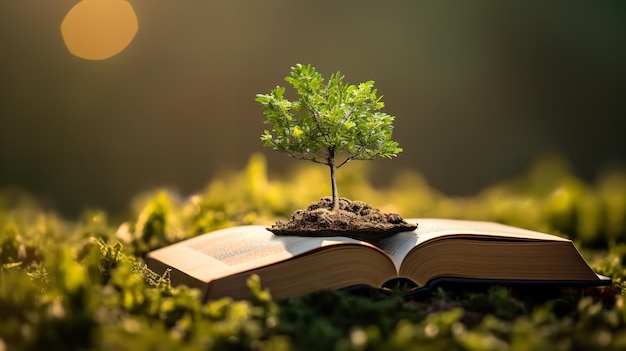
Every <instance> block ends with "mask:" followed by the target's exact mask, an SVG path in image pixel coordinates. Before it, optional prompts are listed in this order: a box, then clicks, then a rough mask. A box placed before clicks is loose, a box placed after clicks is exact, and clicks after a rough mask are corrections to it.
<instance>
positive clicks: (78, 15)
mask: <svg viewBox="0 0 626 351" xmlns="http://www.w3.org/2000/svg"><path fill="white" fill-rule="evenodd" d="M137 29H138V24H137V16H136V15H135V11H134V10H133V7H132V6H131V5H130V3H129V2H128V1H126V0H82V1H80V2H79V3H77V4H76V5H75V6H74V7H72V9H71V10H70V11H69V12H68V13H67V15H66V16H65V18H64V19H63V22H62V23H61V34H62V36H63V41H64V42H65V45H66V46H67V49H68V50H69V51H70V52H71V53H72V54H74V55H76V56H78V57H81V58H84V59H87V60H104V59H107V58H110V57H112V56H115V55H117V54H118V53H120V52H121V51H122V50H124V49H125V48H126V47H127V46H128V44H130V42H131V41H132V40H133V38H134V37H135V34H137Z"/></svg>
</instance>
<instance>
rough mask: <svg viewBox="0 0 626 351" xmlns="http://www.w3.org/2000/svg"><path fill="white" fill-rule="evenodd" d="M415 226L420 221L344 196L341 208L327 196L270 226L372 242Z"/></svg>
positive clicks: (283, 231) (301, 233) (284, 232)
mask: <svg viewBox="0 0 626 351" xmlns="http://www.w3.org/2000/svg"><path fill="white" fill-rule="evenodd" d="M415 228H417V224H416V223H407V222H406V221H405V220H404V219H402V217H400V215H398V214H397V213H383V212H381V211H380V210H378V209H375V208H372V207H371V206H370V205H368V204H366V203H364V202H361V201H350V200H348V199H345V198H340V199H339V209H338V210H336V211H333V210H332V199H331V198H330V197H323V198H321V199H320V200H319V201H317V202H314V203H312V204H311V205H309V207H307V208H306V209H305V210H297V211H296V212H294V213H293V214H292V215H291V218H290V219H289V220H288V221H278V222H276V224H274V225H272V227H270V228H268V230H270V231H271V232H273V233H274V234H276V235H298V236H346V237H351V238H354V239H358V240H364V241H370V242H371V241H376V240H378V239H382V238H386V237H389V236H391V235H393V234H396V233H400V232H405V231H412V230H415Z"/></svg>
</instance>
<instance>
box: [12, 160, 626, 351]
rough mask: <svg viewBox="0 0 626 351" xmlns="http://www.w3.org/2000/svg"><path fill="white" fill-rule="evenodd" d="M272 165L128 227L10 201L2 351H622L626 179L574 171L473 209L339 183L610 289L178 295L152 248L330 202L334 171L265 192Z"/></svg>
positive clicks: (355, 195) (405, 186)
mask: <svg viewBox="0 0 626 351" xmlns="http://www.w3.org/2000/svg"><path fill="white" fill-rule="evenodd" d="M265 167H266V165H265V160H264V159H263V158H262V157H259V156H253V157H252V158H251V160H250V163H249V165H248V166H247V167H246V168H245V169H244V170H241V171H240V172H233V173H232V174H231V175H230V176H227V177H223V178H220V179H214V180H212V181H211V182H210V183H209V184H208V185H207V187H206V188H205V189H204V190H202V191H201V192H199V193H198V194H196V195H193V196H190V197H186V198H183V197H181V196H179V195H176V194H172V193H170V192H168V191H166V190H163V189H156V190H154V191H152V192H148V193H146V194H140V195H138V196H137V198H136V199H135V200H134V201H133V204H132V206H131V207H132V209H131V210H130V211H129V212H128V213H127V214H124V216H123V217H121V218H120V217H116V218H110V217H109V216H108V215H107V213H105V212H103V211H98V210H85V212H84V214H83V215H82V216H81V217H80V218H78V219H75V220H67V219H64V218H62V217H60V216H58V215H56V214H55V213H54V212H51V211H49V210H47V209H45V208H43V207H41V206H40V204H39V203H38V202H37V200H36V199H33V198H32V197H30V196H29V195H28V194H24V193H19V192H14V191H13V192H11V191H8V190H5V191H0V262H1V267H0V315H1V318H0V350H3V349H7V350H38V349H50V350H53V349H60V350H72V349H77V350H111V349H115V350H144V349H155V350H160V349H163V350H171V349H177V350H199V349H227V350H231V349H232V350H287V349H302V350H318V349H329V350H332V349H335V350H379V349H385V350H411V349H419V350H429V349H431V350H457V349H458V350H542V349H545V350H560V349H563V350H571V349H579V350H588V349H593V350H599V349H608V350H611V349H614V350H621V349H625V348H626V333H624V332H623V330H626V305H625V304H624V296H625V294H626V286H625V283H624V278H625V277H626V173H623V172H619V171H613V172H609V173H606V174H605V175H604V176H602V177H600V178H599V180H598V181H597V183H595V184H586V183H584V182H582V181H580V180H579V179H577V178H575V177H574V176H573V175H572V174H571V173H569V172H568V170H567V167H566V165H565V163H564V162H563V161H560V160H554V159H552V160H542V161H539V162H538V163H537V164H535V165H534V166H533V167H531V168H530V169H529V170H528V172H527V173H526V174H523V175H521V176H520V177H518V178H516V179H512V180H510V181H507V182H503V183H501V184H495V185H493V186H492V187H489V188H488V189H485V190H484V191H482V192H480V193H478V194H476V195H475V196H472V197H467V198H449V197H446V196H444V195H443V194H441V193H439V192H437V191H435V190H433V189H432V188H430V187H429V186H428V185H427V184H426V183H425V182H424V180H423V179H422V178H421V177H420V175H419V174H417V173H411V172H407V173H402V174H399V175H398V176H397V177H396V179H395V180H392V181H391V183H390V184H389V186H388V187H387V188H374V187H373V186H372V185H371V182H370V181H369V180H368V178H367V173H368V172H367V169H368V168H367V166H366V165H362V166H359V167H358V168H354V167H353V168H349V169H346V170H344V172H343V173H344V174H342V175H341V177H340V178H339V179H338V182H339V186H340V189H342V190H343V193H342V196H344V197H347V198H351V199H354V200H362V201H367V202H368V203H370V204H372V205H373V206H374V207H378V208H381V209H382V210H384V211H397V212H399V213H400V214H401V215H402V216H403V217H405V218H411V217H451V218H469V219H481V220H494V221H499V222H503V223H506V224H511V225H516V226H522V227H526V228H529V229H536V230H540V231H545V232H549V233H552V234H556V235H563V236H568V237H570V238H572V239H573V240H574V242H575V243H576V245H577V247H578V248H579V249H580V250H581V252H582V254H583V256H585V258H586V259H587V261H588V262H589V263H590V264H591V266H592V268H593V269H594V270H596V271H597V272H598V273H600V274H604V275H608V276H610V277H612V278H613V282H614V283H613V285H612V286H610V287H605V288H590V289H589V288H585V289H538V288H530V287H526V288H524V287H506V286H490V287H448V288H441V289H439V290H437V291H434V292H432V293H429V294H423V295H420V296H414V295H411V294H407V291H404V290H402V289H401V288H399V289H397V290H395V291H391V292H381V291H378V290H374V289H367V288H361V289H351V290H346V291H317V292H314V293H312V294H309V295H306V296H301V297H297V298H291V299H283V300H273V299H272V298H271V291H269V292H268V291H266V290H264V289H263V282H262V281H259V280H258V278H256V277H252V278H251V279H250V280H249V286H250V289H251V291H252V292H253V296H254V298H253V299H252V300H250V301H231V300H229V299H220V300H215V301H209V302H207V303H206V304H201V303H200V302H199V298H198V292H197V291H195V290H191V289H188V288H186V287H178V288H172V287H171V286H170V284H169V278H168V276H167V274H165V275H158V274H155V273H154V272H151V271H149V270H148V269H147V268H146V267H145V265H144V263H143V259H142V258H143V255H144V254H145V253H146V252H148V251H150V250H153V249H156V248H158V247H162V246H165V245H168V244H171V243H174V242H176V241H179V240H182V239H185V238H188V237H192V236H195V235H198V234H200V233H204V232H208V231H211V230H215V229H218V228H224V227H229V226H233V225H240V224H250V223H255V224H271V223H273V222H274V221H275V220H277V219H279V218H284V217H287V216H289V214H290V213H291V212H292V211H293V210H295V209H298V208H304V207H306V206H307V205H308V204H309V203H310V202H312V201H315V200H317V199H319V198H320V197H321V196H324V195H327V189H325V184H326V174H325V170H324V169H318V168H316V167H302V168H296V169H294V170H293V171H292V172H291V173H290V174H287V175H284V177H283V178H280V179H278V178H277V179H272V180H269V179H268V175H267V170H266V169H265ZM316 184H321V186H319V187H317V185H316ZM233 189H238V190H237V191H233ZM285 194H299V196H298V197H290V198H285V197H284V196H285Z"/></svg>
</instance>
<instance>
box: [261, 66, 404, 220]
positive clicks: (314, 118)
mask: <svg viewBox="0 0 626 351" xmlns="http://www.w3.org/2000/svg"><path fill="white" fill-rule="evenodd" d="M343 78H344V76H342V75H341V74H340V72H337V73H335V74H333V75H331V76H330V79H329V80H328V82H324V78H323V77H322V76H321V75H320V74H319V73H317V72H316V71H315V68H314V67H312V66H311V65H306V66H305V65H301V64H297V65H295V67H292V68H291V72H290V74H289V76H287V77H286V78H285V81H287V82H288V83H289V84H291V85H292V86H293V87H294V89H295V90H296V91H297V93H298V95H299V96H300V99H299V100H298V101H289V100H287V99H285V98H284V97H283V95H284V93H285V88H284V87H280V86H277V87H276V88H274V89H273V90H272V91H271V92H270V93H269V94H258V95H257V96H256V101H257V102H259V104H260V107H261V108H262V109H263V113H264V115H265V116H266V117H267V120H266V121H265V123H266V124H270V125H272V130H271V131H269V130H265V132H264V133H263V135H261V140H262V141H263V142H264V145H265V146H269V147H272V148H274V150H277V151H280V152H286V153H287V154H289V155H290V156H292V157H294V158H296V159H299V160H309V161H313V162H315V163H321V164H324V165H327V166H328V167H329V168H330V180H331V187H332V194H333V195H332V199H333V208H332V209H333V210H336V209H337V208H338V203H339V195H338V192H337V183H336V181H335V172H336V171H337V169H339V168H341V167H342V166H343V165H345V164H346V163H348V162H350V161H352V160H371V159H374V158H376V157H386V158H391V157H394V156H396V155H397V154H398V153H399V152H401V151H402V149H401V148H399V147H398V143H396V142H395V141H393V140H391V133H392V129H393V126H392V123H393V120H394V118H395V117H393V116H390V115H388V114H386V113H383V112H380V109H382V108H383V107H384V104H383V102H382V101H381V99H382V97H377V96H376V89H373V86H374V82H373V81H367V82H364V83H360V84H358V85H350V84H344V83H343Z"/></svg>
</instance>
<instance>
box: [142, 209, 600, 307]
mask: <svg viewBox="0 0 626 351" xmlns="http://www.w3.org/2000/svg"><path fill="white" fill-rule="evenodd" d="M408 221H409V222H416V223H417V224H418V227H417V229H416V230H415V231H412V232H402V233H399V234H396V235H394V236H392V237H389V238H386V239H382V240H380V241H379V242H376V245H373V244H370V243H367V242H362V241H358V240H354V239H350V238H346V237H297V236H276V235H274V234H272V233H271V232H269V231H267V230H266V228H265V227H263V226H239V227H233V228H228V229H222V230H218V231H215V232H212V233H208V234H204V235H200V236H197V237H194V238H191V239H188V240H185V241H182V242H179V243H176V244H173V245H170V246H167V247H164V248H161V249H159V250H156V251H152V252H150V253H149V254H148V255H147V257H146V262H147V264H148V267H149V268H150V269H152V270H153V271H155V272H157V273H163V272H164V271H165V270H166V269H167V268H171V269H172V270H171V281H172V284H173V285H178V284H186V285H188V286H190V287H195V288H198V289H200V290H201V291H202V294H203V296H204V299H205V300H207V299H214V298H219V297H224V296H230V297H233V298H236V299H238V298H246V297H248V296H249V290H248V288H247V286H246V281H247V279H248V278H249V277H250V275H252V274H258V275H259V276H260V277H261V284H262V285H263V286H264V287H266V288H269V290H270V292H271V294H272V296H273V297H275V298H282V297H289V296H297V295H302V294H305V293H308V292H312V291H314V290H319V289H340V288H345V287H350V286H354V285H361V284H367V285H370V286H373V287H383V286H386V285H389V284H390V283H392V282H393V281H395V280H398V279H403V280H406V279H408V280H410V281H411V282H413V283H414V284H415V286H416V289H427V288H429V287H432V286H433V285H434V284H436V283H440V282H445V281H461V282H463V281H474V280H476V281H487V282H493V283H540V284H544V283H545V284H561V285H591V286H594V285H598V286H599V285H608V284H610V282H611V280H610V279H609V278H607V277H603V276H600V275H598V274H596V273H594V272H593V270H592V269H591V268H590V267H589V266H588V265H587V263H585V261H584V259H583V258H582V256H581V255H580V253H579V252H578V250H577V249H576V247H575V246H574V244H573V243H572V241H570V240H567V239H564V238H561V237H558V236H554V235H549V234H544V233H539V232H535V231H530V230H525V229H520V228H516V227H511V226H506V225H502V224H498V223H492V222H478V221H465V220H452V219H413V220H408Z"/></svg>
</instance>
